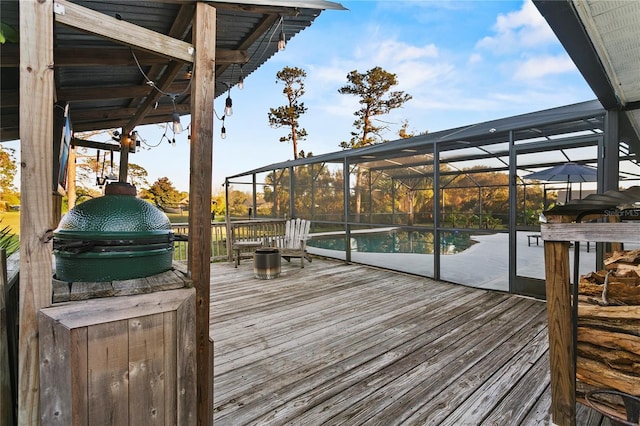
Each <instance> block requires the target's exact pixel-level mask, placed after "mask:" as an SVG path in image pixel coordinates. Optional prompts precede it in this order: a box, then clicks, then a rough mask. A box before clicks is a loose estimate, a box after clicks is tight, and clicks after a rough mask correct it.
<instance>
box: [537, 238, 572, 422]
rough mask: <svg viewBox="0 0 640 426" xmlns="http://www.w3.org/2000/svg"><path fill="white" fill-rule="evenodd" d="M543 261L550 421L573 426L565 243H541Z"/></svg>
mask: <svg viewBox="0 0 640 426" xmlns="http://www.w3.org/2000/svg"><path fill="white" fill-rule="evenodd" d="M544 260H545V265H546V268H545V270H546V272H545V274H546V291H547V315H548V325H549V327H548V330H549V362H550V364H551V420H552V421H553V423H554V424H556V425H559V426H575V424H576V376H575V358H574V351H575V348H574V345H573V318H572V309H571V289H570V286H571V284H570V276H571V274H570V267H569V243H568V242H562V241H547V240H545V241H544Z"/></svg>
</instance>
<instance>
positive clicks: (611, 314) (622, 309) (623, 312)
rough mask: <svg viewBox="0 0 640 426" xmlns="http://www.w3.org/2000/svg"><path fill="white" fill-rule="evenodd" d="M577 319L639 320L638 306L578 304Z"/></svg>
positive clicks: (639, 310) (639, 307)
mask: <svg viewBox="0 0 640 426" xmlns="http://www.w3.org/2000/svg"><path fill="white" fill-rule="evenodd" d="M578 317H585V318H612V319H620V320H637V319H639V318H640V306H596V305H587V304H582V305H580V304H579V305H578Z"/></svg>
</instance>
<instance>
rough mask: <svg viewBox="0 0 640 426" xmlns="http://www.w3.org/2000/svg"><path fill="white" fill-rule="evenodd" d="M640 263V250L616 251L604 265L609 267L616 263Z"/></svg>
mask: <svg viewBox="0 0 640 426" xmlns="http://www.w3.org/2000/svg"><path fill="white" fill-rule="evenodd" d="M619 261H621V262H626V263H635V264H638V263H640V250H624V251H614V252H613V254H612V255H611V256H609V257H607V258H606V259H604V264H605V265H609V264H611V263H615V262H619Z"/></svg>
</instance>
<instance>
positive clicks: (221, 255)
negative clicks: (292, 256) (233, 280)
mask: <svg viewBox="0 0 640 426" xmlns="http://www.w3.org/2000/svg"><path fill="white" fill-rule="evenodd" d="M171 227H172V229H173V232H174V233H175V235H176V237H177V239H176V241H175V243H174V251H173V260H175V261H179V262H186V261H187V259H188V254H189V241H188V237H189V224H188V223H174V224H172V225H171ZM284 234H285V220H284V219H252V220H237V221H229V222H227V223H224V222H212V223H211V262H220V261H224V260H228V261H229V262H231V261H233V250H232V249H231V246H232V244H233V243H234V242H238V241H261V242H263V243H264V245H270V242H271V241H272V240H273V238H275V237H277V236H282V235H284Z"/></svg>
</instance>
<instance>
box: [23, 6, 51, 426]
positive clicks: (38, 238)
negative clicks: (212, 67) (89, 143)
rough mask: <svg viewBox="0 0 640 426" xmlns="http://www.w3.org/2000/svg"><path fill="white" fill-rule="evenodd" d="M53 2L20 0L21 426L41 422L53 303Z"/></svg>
mask: <svg viewBox="0 0 640 426" xmlns="http://www.w3.org/2000/svg"><path fill="white" fill-rule="evenodd" d="M53 92H54V81H53V0H39V1H25V2H20V160H21V172H20V193H21V209H20V315H19V318H20V319H19V321H20V338H19V349H18V350H19V364H18V424H20V425H37V424H40V403H39V399H40V376H39V353H38V321H37V314H38V311H39V310H40V308H43V307H47V306H49V305H50V304H51V278H52V262H51V252H52V244H51V242H50V241H49V236H50V231H51V220H52V217H53V213H52V210H53V209H52V197H51V192H52V182H51V176H52V173H53V104H54V98H53Z"/></svg>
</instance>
